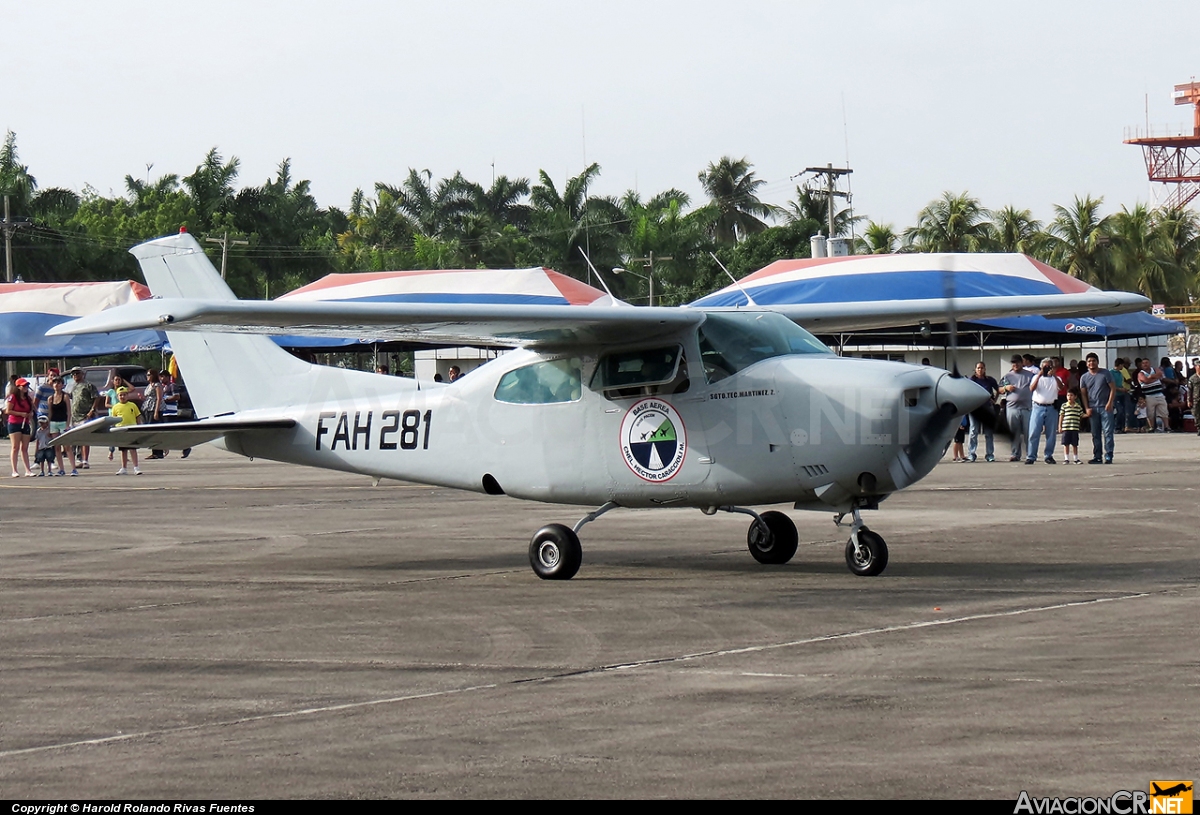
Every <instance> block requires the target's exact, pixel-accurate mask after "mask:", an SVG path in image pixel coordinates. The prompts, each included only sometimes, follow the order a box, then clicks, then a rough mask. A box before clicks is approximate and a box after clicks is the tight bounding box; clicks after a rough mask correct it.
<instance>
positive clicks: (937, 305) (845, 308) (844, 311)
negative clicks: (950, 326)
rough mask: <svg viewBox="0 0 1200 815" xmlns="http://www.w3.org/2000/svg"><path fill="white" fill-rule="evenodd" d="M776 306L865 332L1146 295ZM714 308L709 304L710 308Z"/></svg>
mask: <svg viewBox="0 0 1200 815" xmlns="http://www.w3.org/2000/svg"><path fill="white" fill-rule="evenodd" d="M761 307H762V308H765V309H770V310H771V311H778V312H779V313H780V314H783V315H785V316H787V317H789V318H791V319H792V320H794V321H796V322H797V323H799V324H800V325H802V326H804V327H805V328H807V329H808V330H809V331H812V332H813V333H815V334H827V333H830V332H834V331H865V330H867V329H870V328H890V327H892V326H904V325H916V324H917V323H920V322H921V321H923V320H928V321H929V322H931V323H944V322H948V320H949V315H950V312H951V310H953V313H954V318H955V319H956V320H959V321H966V320H987V319H991V318H995V317H1020V316H1024V315H1027V314H1038V315H1041V316H1043V317H1100V316H1104V315H1108V314H1125V313H1127V312H1130V311H1143V310H1145V309H1148V308H1149V307H1150V300H1149V299H1147V298H1145V297H1143V296H1141V295H1140V294H1131V293H1130V292H1123V291H1098V290H1097V291H1091V292H1080V293H1078V294H1044V295H1002V296H983V297H959V298H955V299H954V300H953V301H951V300H949V299H947V298H944V297H934V298H928V299H922V300H864V301H857V302H840V303H798V304H794V305H784V304H779V305H766V306H761ZM714 310H715V309H714Z"/></svg>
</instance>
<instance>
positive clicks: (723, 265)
mask: <svg viewBox="0 0 1200 815" xmlns="http://www.w3.org/2000/svg"><path fill="white" fill-rule="evenodd" d="M708 256H709V257H711V258H712V259H713V260H715V261H716V262H717V265H718V266H720V267H721V271H722V272H724V273H725V274H726V275H728V276H729V279H730V280H732V281H733V285H735V286H737V287H738V291H740V292H741V293H742V294H744V295H745V296H746V302H747V303H748V304H749V305H752V306H754V307H755V308H757V307H758V303H756V302H754V298H753V297H751V296H750V292H748V291H746V290H745V289H743V288H742V284H741V283H739V282H738V279H737V278H736V277H734V276H733V275H732V274H731V273H730V271H729V270H728V269H726V268H725V264H724V263H722V262H721V259H720V258H719V257H717V256H716V254H715V253H713V252H709V253H708Z"/></svg>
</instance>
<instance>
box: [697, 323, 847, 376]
mask: <svg viewBox="0 0 1200 815" xmlns="http://www.w3.org/2000/svg"><path fill="white" fill-rule="evenodd" d="M697 332H698V336H697V339H698V341H699V343H700V360H701V362H702V363H703V366H704V377H705V379H707V380H708V382H709V383H710V384H711V383H713V382H720V381H721V380H722V379H725V378H726V377H730V376H733V375H734V374H736V373H737V372H738V371H741V370H743V369H745V368H749V367H750V366H751V365H753V364H754V363H756V362H760V361H762V360H764V359H770V358H771V357H781V356H787V355H789V354H831V353H833V352H832V351H830V350H829V349H828V348H827V347H826V346H825V345H823V344H822V343H821V341H820V340H818V339H817V338H816V337H814V336H813V335H812V334H809V333H808V332H807V331H805V330H804V329H803V328H801V327H800V326H798V325H796V324H795V323H793V322H792V321H791V320H789V319H788V318H787V317H784V316H783V315H782V314H775V313H772V312H743V313H733V312H730V313H725V312H709V313H708V314H707V315H706V316H705V318H704V322H703V323H702V324H701V325H700V328H699V329H697Z"/></svg>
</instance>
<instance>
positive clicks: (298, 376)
mask: <svg viewBox="0 0 1200 815" xmlns="http://www.w3.org/2000/svg"><path fill="white" fill-rule="evenodd" d="M130 254H132V255H133V256H134V257H135V258H137V260H138V263H139V264H140V265H141V267H142V274H143V275H145V277H146V285H148V286H149V287H150V291H151V292H152V293H153V294H154V295H155V296H156V297H162V298H164V299H173V298H188V299H194V300H236V299H237V297H236V296H235V295H234V293H233V291H232V290H230V288H229V286H227V285H226V284H225V281H224V280H222V279H221V276H220V275H219V274H218V273H217V270H216V269H215V268H213V265H212V263H210V262H209V260H208V257H207V256H206V255H205V254H204V250H203V248H201V246H200V244H199V243H197V242H196V239H195V238H193V237H192V236H191V235H188V234H187V233H180V234H178V235H170V236H168V237H165V238H159V239H157V240H153V241H149V242H148V243H143V244H141V245H140V246H135V247H134V248H133V249H131V250H130ZM167 339H168V340H169V341H170V343H171V349H172V351H174V353H175V358H176V363H177V364H178V365H179V370H180V372H181V373H182V374H183V377H184V381H185V382H186V383H187V386H188V393H189V395H190V396H191V398H192V404H193V405H194V406H195V408H196V415H197V416H219V415H221V414H226V413H234V412H237V411H241V410H249V409H252V408H261V407H269V406H275V405H284V404H288V403H295V402H297V401H299V400H301V399H303V398H304V397H305V396H306V392H307V390H308V387H307V374H308V372H309V370H310V369H311V367H312V366H310V365H309V364H308V363H307V362H304V361H302V360H299V359H297V358H296V357H294V356H292V355H291V354H289V353H288V352H287V351H284V350H283V349H282V348H280V347H279V346H278V345H276V344H275V342H274V341H273V340H271V338H270V337H266V336H259V335H252V334H218V333H211V334H210V333H192V332H185V331H168V332H167Z"/></svg>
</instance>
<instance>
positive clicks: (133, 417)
mask: <svg viewBox="0 0 1200 815" xmlns="http://www.w3.org/2000/svg"><path fill="white" fill-rule="evenodd" d="M111 412H112V415H113V416H116V417H118V418H119V419H120V420H121V423H120V424H118V425H117V427H129V426H130V425H135V424H141V423H142V411H141V410H139V409H138V406H137V405H135V404H134V403H133V402H130V401H129V388H117V403H116V404H115V405H113V406H112V411H111ZM131 456H132V457H133V474H134V475H141V474H142V471H141V470H140V469H138V455H137V448H136V447H122V448H121V469H119V470H117V475H125V474H126V473H128V472H129V471H128V470H126V469H125V468H126V467H127V466H128V465H129V459H130V457H131Z"/></svg>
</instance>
